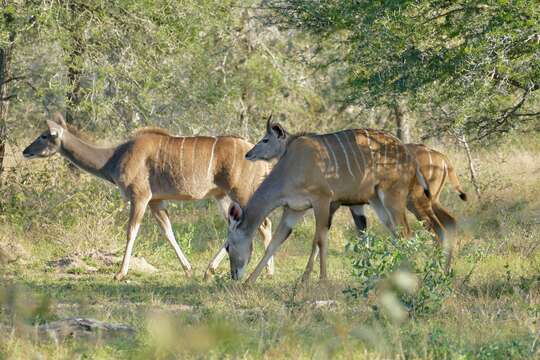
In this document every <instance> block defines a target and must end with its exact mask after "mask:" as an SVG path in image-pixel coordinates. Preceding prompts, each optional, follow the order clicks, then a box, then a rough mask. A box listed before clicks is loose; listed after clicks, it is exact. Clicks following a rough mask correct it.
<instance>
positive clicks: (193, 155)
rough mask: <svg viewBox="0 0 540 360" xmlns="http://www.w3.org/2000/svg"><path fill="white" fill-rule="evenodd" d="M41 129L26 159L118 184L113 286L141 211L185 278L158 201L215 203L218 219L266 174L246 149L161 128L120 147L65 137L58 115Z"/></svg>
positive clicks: (265, 232)
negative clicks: (121, 222) (120, 211)
mask: <svg viewBox="0 0 540 360" xmlns="http://www.w3.org/2000/svg"><path fill="white" fill-rule="evenodd" d="M47 126H48V130H47V131H45V132H44V133H42V134H41V135H40V136H39V137H38V138H37V139H36V140H34V142H32V144H30V145H29V146H28V147H27V148H26V149H25V150H24V152H23V154H24V156H25V157H26V158H33V157H49V156H52V155H54V154H56V153H60V154H61V155H62V156H64V157H65V158H67V159H69V160H70V161H71V162H72V163H74V164H75V165H77V166H78V167H80V168H81V169H83V170H85V171H87V172H89V173H91V174H93V175H96V176H98V177H101V178H103V179H105V180H107V181H109V182H111V183H113V184H115V185H116V186H118V188H119V189H120V192H121V193H122V196H123V197H124V198H125V199H126V200H128V201H129V202H130V204H131V206H130V215H129V222H128V228H127V242H126V249H125V252H124V257H123V260H122V267H121V269H120V271H119V272H118V273H117V274H116V279H118V280H119V279H122V278H123V277H124V276H126V274H127V272H128V268H129V259H130V257H131V252H132V249H133V244H134V242H135V238H136V236H137V232H138V230H139V226H140V223H141V220H142V218H143V215H144V212H145V209H146V207H147V206H150V209H151V211H152V214H153V215H154V217H155V218H156V220H157V222H158V224H159V225H160V228H161V229H162V231H163V232H164V235H165V237H166V238H167V240H168V241H169V242H170V243H171V245H172V246H173V248H174V250H175V252H176V255H177V257H178V259H179V260H180V263H181V265H182V267H183V268H184V270H185V272H186V273H187V274H191V265H190V263H189V261H188V259H187V258H186V256H185V255H184V253H183V252H182V250H181V249H180V246H179V245H178V243H177V242H176V239H175V237H174V233H173V230H172V226H171V222H170V220H169V216H168V213H167V210H166V203H165V200H200V199H206V198H215V199H216V200H217V201H218V204H219V205H220V207H221V209H222V211H223V214H224V216H225V217H226V215H227V208H228V206H229V204H230V202H231V200H234V201H236V202H239V203H241V204H246V203H247V201H248V199H249V198H250V196H251V194H252V193H253V192H254V191H255V189H256V188H257V186H258V185H259V183H260V182H261V181H262V179H263V178H264V176H265V175H266V174H267V172H268V165H266V164H264V163H260V164H255V163H252V162H249V161H246V160H245V159H244V154H245V152H246V151H247V150H249V149H250V148H251V146H252V144H250V143H249V142H247V141H245V140H243V139H241V138H238V137H231V136H219V137H205V136H196V137H176V136H171V135H170V134H169V133H168V132H167V131H165V130H163V129H142V130H139V131H137V132H136V133H135V134H134V136H133V137H132V138H130V139H129V140H127V141H126V142H124V143H122V144H120V145H117V146H112V147H108V148H100V147H97V146H94V145H92V144H89V143H87V142H85V141H83V140H81V139H80V138H78V137H77V136H76V135H75V134H73V133H72V132H70V131H69V129H68V127H67V126H66V124H65V121H64V120H63V118H62V116H61V115H59V114H57V115H55V121H50V120H49V121H47ZM270 226H271V225H270V222H269V220H268V219H264V221H263V222H262V223H261V224H260V227H258V228H259V231H260V233H261V235H262V236H263V240H264V243H265V245H266V244H268V242H269V240H270V236H271V232H270ZM224 256H225V248H224V247H222V248H221V249H220V251H219V252H218V254H217V255H216V256H215V257H214V259H213V260H212V262H211V263H210V265H209V267H208V269H207V273H206V275H207V274H209V273H211V272H213V271H214V269H215V267H217V265H218V264H219V262H220V261H221V259H222V258H223V257H224ZM269 272H270V273H272V272H273V264H269Z"/></svg>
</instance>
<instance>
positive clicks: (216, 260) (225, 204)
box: [204, 196, 231, 280]
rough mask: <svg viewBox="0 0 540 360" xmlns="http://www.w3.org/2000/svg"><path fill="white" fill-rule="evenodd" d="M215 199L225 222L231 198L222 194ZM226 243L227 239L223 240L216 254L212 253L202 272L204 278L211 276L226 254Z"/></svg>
mask: <svg viewBox="0 0 540 360" xmlns="http://www.w3.org/2000/svg"><path fill="white" fill-rule="evenodd" d="M216 201H217V204H218V207H219V210H220V212H221V215H222V216H223V218H224V219H225V222H227V216H228V214H227V212H228V211H229V206H230V205H231V198H229V197H228V196H224V197H222V198H218V199H216ZM226 245H227V240H225V241H224V242H223V245H221V247H220V248H219V250H218V252H217V253H216V255H214V257H213V258H212V260H211V261H210V263H209V264H208V267H207V268H206V271H205V272H204V280H208V279H209V278H210V277H211V276H212V274H214V273H215V272H216V269H217V268H218V266H219V264H220V263H221V261H223V259H224V258H225V256H226V255H227V250H226V249H225V246H226Z"/></svg>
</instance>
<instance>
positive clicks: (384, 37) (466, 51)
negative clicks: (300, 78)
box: [269, 0, 540, 138]
mask: <svg viewBox="0 0 540 360" xmlns="http://www.w3.org/2000/svg"><path fill="white" fill-rule="evenodd" d="M270 4H271V5H270V7H271V8H273V9H274V10H275V12H274V14H276V15H277V19H270V20H269V21H270V22H272V23H277V24H279V25H281V26H282V27H286V28H296V29H299V30H300V31H303V32H308V33H311V34H313V35H314V36H315V37H316V39H317V40H319V41H321V51H320V55H319V56H318V57H317V58H315V63H319V64H323V65H325V66H334V67H336V66H337V67H340V68H346V69H347V72H346V75H345V76H346V79H345V81H343V82H342V83H341V88H342V89H341V101H342V102H344V103H345V104H346V105H347V104H359V105H362V106H367V107H373V106H380V105H383V104H393V103H395V102H396V100H397V99H400V98H405V99H407V103H408V105H409V107H411V108H414V109H416V110H417V111H420V112H423V113H424V116H422V118H423V119H424V121H425V123H426V125H427V126H428V127H429V128H431V130H432V131H431V133H432V134H438V133H440V132H441V131H450V130H456V129H458V130H461V129H464V130H465V131H467V132H468V133H472V134H474V135H475V136H476V137H477V138H484V137H486V136H490V135H492V134H494V133H504V132H507V131H509V130H511V129H514V128H521V129H530V128H531V125H532V124H531V123H530V122H531V121H532V122H533V124H534V123H536V124H538V122H537V121H538V119H539V118H540V115H539V113H538V90H539V89H540V83H539V82H538V78H539V75H540V59H539V58H538V56H537V54H538V52H539V51H540V42H539V41H538V40H539V35H538V34H539V33H540V8H539V7H538V3H537V1H534V0H528V1H511V2H506V1H487V2H486V1H472V2H471V1H439V0H430V1H422V2H414V1H408V0H401V1H346V0H337V1H309V0H307V1H306V0H275V1H271V2H270ZM525 114H527V115H525ZM530 114H534V115H530Z"/></svg>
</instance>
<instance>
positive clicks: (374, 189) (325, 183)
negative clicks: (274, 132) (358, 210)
mask: <svg viewBox="0 0 540 360" xmlns="http://www.w3.org/2000/svg"><path fill="white" fill-rule="evenodd" d="M267 140H268V141H270V140H269V139H267ZM264 141H266V140H264ZM248 158H249V155H248ZM277 158H279V160H278V162H277V164H276V165H275V166H274V167H273V169H272V171H271V172H270V174H269V175H268V176H267V177H266V179H265V180H264V181H263V182H262V184H261V185H260V186H259V188H258V189H257V190H256V191H255V193H254V194H253V196H252V197H251V199H250V200H249V201H248V203H247V205H246V206H245V207H242V206H241V205H240V204H237V203H233V204H232V205H231V207H230V209H229V231H228V239H227V249H228V253H229V259H230V263H231V276H232V277H233V279H239V278H241V277H242V276H243V274H244V272H245V269H246V265H247V264H248V262H249V260H250V258H251V252H252V251H251V249H252V246H251V243H252V241H253V236H254V232H255V229H256V228H257V226H259V224H260V223H261V222H262V221H263V219H264V218H265V217H266V216H268V214H269V213H270V212H271V211H273V210H274V209H275V208H277V207H280V206H282V207H283V208H284V210H283V215H282V218H281V221H280V223H279V225H278V227H277V229H276V232H275V234H274V236H273V238H272V241H271V242H270V245H269V246H268V248H267V249H266V252H265V254H264V256H263V258H262V260H261V261H260V262H259V264H258V265H257V267H256V268H255V270H254V271H253V272H252V273H251V275H250V276H249V278H248V279H247V281H246V283H252V282H254V281H255V280H256V278H257V277H258V275H259V274H260V272H261V271H262V268H263V267H264V265H265V264H266V262H267V261H268V260H269V259H270V258H271V257H272V256H273V254H274V253H275V251H276V250H277V248H278V247H279V246H280V245H281V244H282V243H283V242H284V241H285V240H286V239H287V238H288V236H289V235H290V233H291V231H292V228H293V226H294V225H295V223H296V222H297V221H298V220H299V219H300V218H301V217H302V216H303V214H304V213H305V212H306V211H307V210H308V209H310V208H313V211H314V214H315V222H316V229H315V237H314V240H313V244H312V251H311V255H310V257H309V260H308V263H307V266H306V269H305V271H304V274H303V276H302V280H304V281H305V280H307V279H308V278H309V275H310V273H311V271H312V269H313V264H314V260H315V258H316V256H317V253H318V252H319V249H320V259H319V261H320V278H321V279H326V277H327V273H326V256H327V247H328V245H327V234H328V230H329V228H330V226H331V220H332V215H333V213H334V212H335V211H336V210H337V209H338V208H339V206H341V205H346V206H351V207H352V208H353V211H354V209H355V207H356V206H357V205H364V204H370V205H372V206H373V208H374V209H375V211H376V212H377V214H378V216H379V217H380V218H381V220H382V221H383V222H384V223H385V225H386V226H387V227H388V228H389V229H390V230H391V231H392V233H393V234H394V236H397V234H398V230H401V231H402V232H403V235H405V236H409V234H410V229H409V225H408V223H407V219H406V216H405V207H406V202H407V196H408V194H409V193H410V191H411V190H412V188H413V187H414V186H415V184H416V183H417V182H418V183H420V184H421V185H422V193H423V194H424V197H423V199H419V198H415V201H418V202H419V204H417V206H418V207H419V208H421V209H422V210H425V211H428V212H429V211H431V213H430V216H432V217H433V218H435V216H434V214H433V211H432V210H431V207H429V195H430V194H429V187H428V185H427V183H426V182H425V179H424V177H423V175H422V174H421V171H420V169H419V168H418V166H417V163H416V161H415V159H414V157H413V156H411V155H410V154H409V152H408V151H407V149H406V148H405V147H404V146H403V144H402V143H401V142H400V141H399V140H398V139H397V138H395V137H394V136H392V135H390V134H387V133H385V132H382V131H377V130H371V129H355V130H344V131H340V132H337V133H332V134H324V135H317V134H299V135H291V136H289V137H288V139H287V142H286V145H285V146H284V147H283V148H281V153H280V154H278V156H277ZM420 202H422V204H420ZM425 203H427V205H425Z"/></svg>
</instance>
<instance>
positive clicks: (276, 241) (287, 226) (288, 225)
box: [245, 208, 305, 285]
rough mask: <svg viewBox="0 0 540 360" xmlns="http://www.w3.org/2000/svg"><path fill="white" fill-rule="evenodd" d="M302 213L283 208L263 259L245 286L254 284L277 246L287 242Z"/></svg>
mask: <svg viewBox="0 0 540 360" xmlns="http://www.w3.org/2000/svg"><path fill="white" fill-rule="evenodd" d="M304 213H305V211H295V210H292V209H290V208H285V209H284V210H283V215H282V216H281V220H280V222H279V225H278V227H277V229H276V232H275V233H274V236H272V240H271V241H270V243H269V244H268V247H267V248H266V251H265V252H264V256H263V258H262V259H261V261H260V262H259V263H258V264H257V267H256V268H255V270H253V272H252V273H251V274H250V275H249V277H248V279H247V280H246V282H245V284H246V285H249V284H252V283H254V282H255V280H257V277H258V276H259V275H260V273H261V271H262V270H263V268H264V267H265V266H266V264H267V263H268V261H269V260H270V259H271V258H272V257H273V256H274V253H275V252H276V251H277V249H278V248H279V246H280V245H281V244H283V242H284V241H285V240H287V238H288V237H289V235H290V234H291V232H292V228H293V227H294V225H295V224H296V223H297V222H298V221H299V220H300V219H301V218H302V216H303V215H304Z"/></svg>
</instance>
